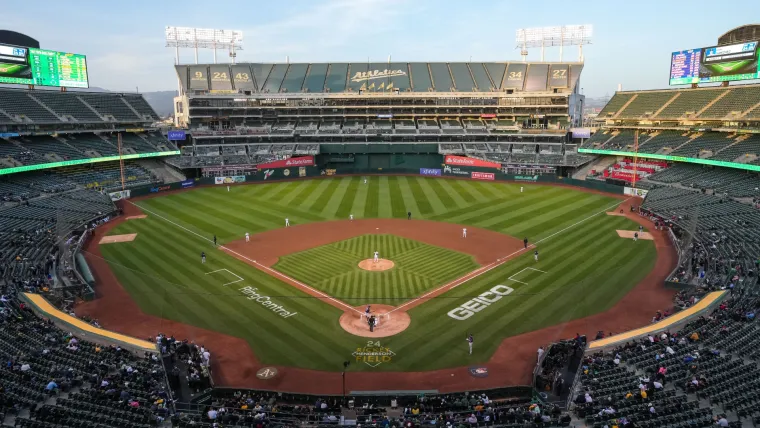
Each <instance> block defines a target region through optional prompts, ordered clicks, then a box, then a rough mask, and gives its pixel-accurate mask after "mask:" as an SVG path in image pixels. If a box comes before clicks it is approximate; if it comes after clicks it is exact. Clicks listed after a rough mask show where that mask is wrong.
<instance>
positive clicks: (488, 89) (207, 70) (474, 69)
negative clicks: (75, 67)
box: [175, 62, 583, 97]
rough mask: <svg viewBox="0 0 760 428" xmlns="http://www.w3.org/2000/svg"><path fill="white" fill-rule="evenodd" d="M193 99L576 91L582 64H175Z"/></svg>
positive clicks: (185, 87) (187, 92)
mask: <svg viewBox="0 0 760 428" xmlns="http://www.w3.org/2000/svg"><path fill="white" fill-rule="evenodd" d="M175 68H176V71H177V75H178V77H179V80H180V83H181V85H182V88H183V92H184V93H186V94H189V95H225V94H230V95H233V94H245V95H264V94H266V95H267V96H268V97H269V96H273V95H274V96H278V97H290V96H293V95H299V96H303V95H304V94H315V93H318V94H323V96H357V95H360V94H361V95H372V94H377V95H382V94H388V95H391V94H400V93H404V94H409V95H418V96H419V95H423V94H424V95H426V96H428V95H431V94H433V95H438V96H442V95H444V94H445V95H446V96H451V95H452V94H453V93H464V94H469V95H470V96H472V95H473V94H475V93H499V94H505V93H518V92H529V93H542V92H543V93H571V92H574V91H575V89H576V86H577V84H578V80H579V78H580V74H581V71H582V70H583V63H571V62H563V63H549V62H541V63H524V62H450V63H446V62H391V63H311V64H309V63H238V64H200V65H176V66H175Z"/></svg>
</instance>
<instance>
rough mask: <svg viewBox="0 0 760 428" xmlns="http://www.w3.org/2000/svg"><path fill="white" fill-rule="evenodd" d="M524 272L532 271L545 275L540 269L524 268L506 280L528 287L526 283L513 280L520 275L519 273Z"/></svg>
mask: <svg viewBox="0 0 760 428" xmlns="http://www.w3.org/2000/svg"><path fill="white" fill-rule="evenodd" d="M526 270H532V271H534V272H541V273H546V272H545V271H542V270H541V269H536V268H532V267H526V268H525V269H523V270H521V271H520V272H517V273H516V274H514V275H512V276H510V277H509V278H507V279H509V280H510V281H514V282H519V283H520V284H524V285H528V283H527V282H524V281H520V280H519V279H515V277H516V276H518V275H520V274H521V273H523V272H525V271H526Z"/></svg>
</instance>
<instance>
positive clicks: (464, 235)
mask: <svg viewBox="0 0 760 428" xmlns="http://www.w3.org/2000/svg"><path fill="white" fill-rule="evenodd" d="M466 237H467V229H462V238H466Z"/></svg>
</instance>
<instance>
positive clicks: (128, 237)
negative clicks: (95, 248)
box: [98, 233, 137, 244]
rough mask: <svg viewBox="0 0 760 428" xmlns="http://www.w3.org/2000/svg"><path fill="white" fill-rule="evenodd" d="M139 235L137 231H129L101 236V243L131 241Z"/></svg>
mask: <svg viewBox="0 0 760 428" xmlns="http://www.w3.org/2000/svg"><path fill="white" fill-rule="evenodd" d="M136 237H137V234H136V233H127V234H125V235H109V236H104V237H102V238H100V242H98V243H99V244H113V243H115V242H130V241H134V240H135V238H136Z"/></svg>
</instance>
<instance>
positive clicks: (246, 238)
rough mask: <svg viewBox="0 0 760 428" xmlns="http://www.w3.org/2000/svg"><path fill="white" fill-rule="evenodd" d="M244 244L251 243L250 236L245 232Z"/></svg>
mask: <svg viewBox="0 0 760 428" xmlns="http://www.w3.org/2000/svg"><path fill="white" fill-rule="evenodd" d="M245 242H251V235H250V234H248V232H245Z"/></svg>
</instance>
